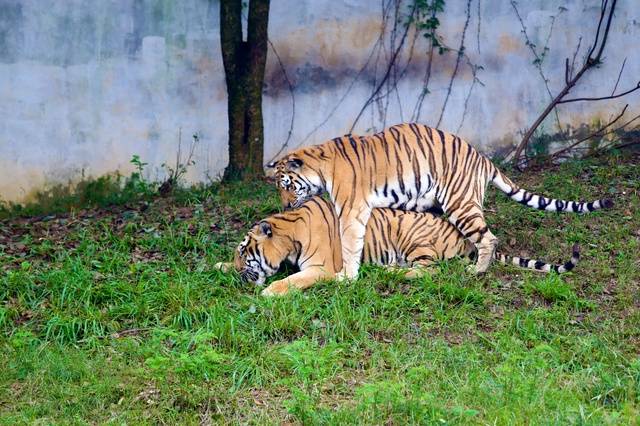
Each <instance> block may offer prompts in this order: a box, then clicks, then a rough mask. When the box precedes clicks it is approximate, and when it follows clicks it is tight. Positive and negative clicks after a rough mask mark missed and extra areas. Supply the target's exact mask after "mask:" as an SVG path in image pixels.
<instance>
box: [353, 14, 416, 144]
mask: <svg viewBox="0 0 640 426" xmlns="http://www.w3.org/2000/svg"><path fill="white" fill-rule="evenodd" d="M415 11H416V3H414V4H413V7H412V8H411V14H410V15H409V18H410V19H411V18H412V17H413V14H414V13H415ZM409 28H410V25H407V26H406V28H405V30H404V33H403V34H402V38H401V39H400V44H399V46H398V48H397V49H396V50H395V52H393V56H392V57H391V60H390V61H389V64H388V65H387V70H386V72H385V73H384V76H383V77H382V80H381V81H380V83H378V85H377V86H376V88H375V90H374V91H373V93H372V94H371V96H369V98H368V99H367V101H366V102H365V103H364V105H363V106H362V108H361V109H360V112H359V113H358V115H357V116H356V119H355V120H354V121H353V124H352V125H351V128H350V129H349V133H351V132H353V129H354V128H355V126H356V124H358V121H359V120H360V117H362V114H363V113H364V111H365V110H366V109H367V107H368V106H369V105H370V104H371V102H372V101H373V100H374V98H375V97H376V95H377V94H378V92H380V89H382V86H384V84H385V82H386V81H387V79H388V78H389V76H390V75H391V70H392V68H393V65H394V63H395V61H396V59H397V58H398V55H399V54H400V51H401V50H402V47H403V46H404V42H405V40H406V39H407V34H408V32H409Z"/></svg>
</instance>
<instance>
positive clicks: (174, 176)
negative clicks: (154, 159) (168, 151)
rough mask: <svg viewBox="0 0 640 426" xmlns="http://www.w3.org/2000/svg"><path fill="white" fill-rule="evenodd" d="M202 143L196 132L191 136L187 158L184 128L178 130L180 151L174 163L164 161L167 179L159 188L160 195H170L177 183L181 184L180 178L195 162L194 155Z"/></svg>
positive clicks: (163, 165)
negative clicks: (183, 143)
mask: <svg viewBox="0 0 640 426" xmlns="http://www.w3.org/2000/svg"><path fill="white" fill-rule="evenodd" d="M199 143H200V136H199V135H198V134H197V133H194V134H193V135H192V136H191V144H190V145H189V151H188V153H187V157H186V158H182V128H180V129H179V130H178V151H177V152H176V162H175V164H174V165H169V164H167V163H162V167H163V168H164V169H165V171H166V173H167V179H166V180H165V181H164V182H163V183H162V185H160V188H159V189H158V190H159V192H160V195H163V196H164V195H168V194H169V193H170V192H171V191H172V190H173V189H174V188H175V187H176V185H179V184H180V180H181V179H182V178H183V177H184V175H185V174H186V173H187V170H188V168H189V167H191V166H193V165H194V164H195V161H194V160H193V155H194V153H195V149H196V147H197V146H198V144H199Z"/></svg>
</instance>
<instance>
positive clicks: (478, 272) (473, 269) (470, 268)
mask: <svg viewBox="0 0 640 426" xmlns="http://www.w3.org/2000/svg"><path fill="white" fill-rule="evenodd" d="M466 269H467V272H469V273H470V274H474V275H482V274H484V273H486V272H487V269H488V268H484V269H482V268H478V265H467V268H466Z"/></svg>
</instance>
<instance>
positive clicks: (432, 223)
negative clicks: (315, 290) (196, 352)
mask: <svg viewBox="0 0 640 426" xmlns="http://www.w3.org/2000/svg"><path fill="white" fill-rule="evenodd" d="M338 227H339V223H338V217H337V215H336V213H335V211H334V209H333V206H332V204H331V203H330V202H329V201H327V200H324V199H323V198H321V197H313V198H311V199H310V200H309V201H307V202H305V203H303V204H302V206H300V207H299V208H296V209H293V210H288V211H286V212H284V213H280V214H276V215H273V216H271V217H268V218H266V219H264V220H263V221H260V222H259V223H258V224H256V225H254V226H253V227H252V229H251V230H250V231H249V233H248V234H247V236H246V237H245V239H244V240H243V241H242V242H241V243H240V244H239V246H238V249H237V250H236V255H235V260H234V267H235V269H236V270H238V271H239V272H240V274H241V276H242V277H243V279H244V280H245V281H252V282H257V283H259V284H263V283H264V281H265V279H266V278H268V277H269V276H271V275H273V274H275V272H276V271H277V270H278V268H279V266H280V264H281V263H282V262H283V261H284V260H287V259H288V260H289V261H290V262H291V263H293V264H294V265H296V266H298V267H299V268H300V272H298V273H296V274H294V275H291V276H290V277H287V278H285V279H283V280H279V281H275V282H274V283H273V284H271V285H270V286H269V287H268V288H266V289H265V290H264V291H263V293H264V294H265V295H275V294H284V293H286V292H287V291H288V290H289V287H291V286H293V287H296V288H300V289H303V288H307V287H309V286H311V285H313V284H314V283H315V282H316V281H318V280H320V279H324V278H333V277H334V276H335V274H336V273H337V272H338V271H340V269H341V268H342V249H341V245H340V237H339V232H338ZM474 252H475V249H474V246H473V244H471V243H470V242H469V241H467V240H465V239H464V238H463V237H462V235H461V234H460V233H459V232H458V230H457V229H456V228H455V227H454V226H453V225H451V224H450V223H449V222H447V221H445V220H444V219H442V218H440V217H438V216H435V215H433V214H431V213H417V212H408V211H402V210H391V209H385V208H382V209H374V210H373V212H372V214H371V218H370V219H369V221H368V223H367V228H366V233H365V243H364V247H363V252H362V253H363V254H362V260H363V261H364V262H365V263H373V264H377V265H382V266H399V267H407V268H410V269H408V270H406V276H407V277H409V278H412V277H417V276H420V275H421V274H422V273H424V269H423V268H426V267H428V266H429V265H431V264H432V263H433V262H435V261H438V260H443V259H450V258H452V257H455V256H470V255H472V254H473V253H474ZM578 256H579V253H578V248H577V246H575V247H574V257H573V258H572V259H571V260H570V261H568V262H567V263H565V264H564V265H553V264H547V263H544V262H541V261H538V260H528V259H522V258H519V257H511V256H507V255H503V254H500V253H496V255H495V258H496V259H497V260H498V261H500V262H503V263H513V264H515V265H518V266H522V267H524V268H529V269H535V270H539V271H544V272H549V271H556V272H560V273H562V272H566V271H569V270H571V269H572V268H573V267H574V266H575V264H576V263H577V261H578Z"/></svg>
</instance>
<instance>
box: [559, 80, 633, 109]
mask: <svg viewBox="0 0 640 426" xmlns="http://www.w3.org/2000/svg"><path fill="white" fill-rule="evenodd" d="M638 89H640V81H639V82H638V84H636V87H634V88H632V89H629V90H627V91H626V92H622V93H618V94H617V95H610V96H602V97H599V98H573V99H563V100H561V101H558V102H557V103H558V104H567V103H569V102H581V101H603V100H606V99H616V98H621V97H623V96H626V95H628V94H629V93H633V92H635V91H636V90H638Z"/></svg>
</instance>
